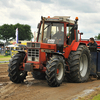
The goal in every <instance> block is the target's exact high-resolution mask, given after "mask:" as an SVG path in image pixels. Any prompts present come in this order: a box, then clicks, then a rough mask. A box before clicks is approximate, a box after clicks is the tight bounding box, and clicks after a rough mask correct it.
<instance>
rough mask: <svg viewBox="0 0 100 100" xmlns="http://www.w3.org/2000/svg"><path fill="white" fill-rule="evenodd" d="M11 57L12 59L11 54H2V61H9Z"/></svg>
mask: <svg viewBox="0 0 100 100" xmlns="http://www.w3.org/2000/svg"><path fill="white" fill-rule="evenodd" d="M10 59H11V55H9V56H4V55H0V61H9V60H10Z"/></svg>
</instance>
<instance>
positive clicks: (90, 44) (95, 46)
mask: <svg viewBox="0 0 100 100" xmlns="http://www.w3.org/2000/svg"><path fill="white" fill-rule="evenodd" d="M87 47H94V48H97V43H96V42H95V40H94V38H92V37H91V38H90V40H89V43H88V44H87Z"/></svg>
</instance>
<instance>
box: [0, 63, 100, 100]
mask: <svg viewBox="0 0 100 100" xmlns="http://www.w3.org/2000/svg"><path fill="white" fill-rule="evenodd" d="M7 67H8V66H7V64H2V65H0V100H3V99H4V100H70V99H72V98H75V97H76V95H77V94H79V93H81V92H82V91H83V90H86V89H91V88H93V87H97V86H99V85H100V80H96V79H92V81H89V82H86V83H67V82H63V84H62V85H61V86H60V87H49V86H48V84H47V82H46V80H41V81H40V80H35V79H34V78H32V76H31V74H30V73H29V75H28V76H27V79H26V80H25V82H24V83H22V84H14V83H12V82H11V81H10V80H9V78H8V73H7ZM73 100H74V99H73Z"/></svg>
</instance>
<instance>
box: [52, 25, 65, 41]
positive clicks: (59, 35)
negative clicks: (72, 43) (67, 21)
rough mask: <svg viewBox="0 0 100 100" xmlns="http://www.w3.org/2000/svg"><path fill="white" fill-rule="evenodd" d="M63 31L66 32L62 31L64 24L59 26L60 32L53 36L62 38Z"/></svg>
mask: <svg viewBox="0 0 100 100" xmlns="http://www.w3.org/2000/svg"><path fill="white" fill-rule="evenodd" d="M63 33H64V32H62V26H58V32H57V33H55V34H54V35H53V36H52V37H53V38H57V39H59V40H62V36H63Z"/></svg>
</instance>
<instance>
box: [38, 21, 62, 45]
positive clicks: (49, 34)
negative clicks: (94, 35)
mask: <svg viewBox="0 0 100 100" xmlns="http://www.w3.org/2000/svg"><path fill="white" fill-rule="evenodd" d="M41 34H42V24H41V29H40V33H39V39H38V42H41ZM63 42H64V24H62V23H45V24H44V36H43V43H50V44H63Z"/></svg>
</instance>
